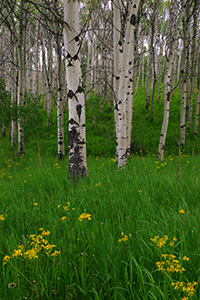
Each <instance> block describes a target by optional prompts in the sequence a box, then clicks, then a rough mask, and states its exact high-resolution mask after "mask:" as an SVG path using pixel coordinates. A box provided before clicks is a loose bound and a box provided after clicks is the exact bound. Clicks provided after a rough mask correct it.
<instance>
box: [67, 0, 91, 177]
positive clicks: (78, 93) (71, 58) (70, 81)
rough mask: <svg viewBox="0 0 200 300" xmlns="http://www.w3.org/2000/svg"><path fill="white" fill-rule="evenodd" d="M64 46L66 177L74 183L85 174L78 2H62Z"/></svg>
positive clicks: (83, 110) (84, 128)
mask: <svg viewBox="0 0 200 300" xmlns="http://www.w3.org/2000/svg"><path fill="white" fill-rule="evenodd" d="M64 20H65V22H66V23H67V24H68V26H67V25H66V24H65V25H64V29H63V33H64V45H65V55H66V80H67V94H68V108H69V122H68V124H69V128H68V146H69V175H70V176H71V177H72V179H73V180H76V179H77V178H78V177H83V176H86V175H87V160H86V125H85V97H84V93H83V79H82V74H81V61H80V51H79V50H80V49H79V48H80V43H79V34H80V29H79V4H78V0H75V1H70V0H69V1H65V2H64Z"/></svg>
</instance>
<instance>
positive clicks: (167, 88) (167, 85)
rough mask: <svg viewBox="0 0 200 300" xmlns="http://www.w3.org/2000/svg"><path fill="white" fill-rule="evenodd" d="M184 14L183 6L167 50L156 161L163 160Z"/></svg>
mask: <svg viewBox="0 0 200 300" xmlns="http://www.w3.org/2000/svg"><path fill="white" fill-rule="evenodd" d="M184 13H185V5H183V7H182V9H181V12H180V14H179V16H178V20H177V22H176V24H175V26H174V29H173V38H172V39H171V46H170V49H169V53H168V57H167V62H166V72H165V79H164V94H163V103H164V116H163V123H162V129H161V135H160V142H159V146H158V159H159V160H163V157H164V149H165V140H166V136H167V129H168V124H169V114H170V100H171V91H172V86H171V75H172V68H173V63H174V56H175V51H176V47H177V40H178V37H179V32H180V28H181V24H182V18H183V15H184Z"/></svg>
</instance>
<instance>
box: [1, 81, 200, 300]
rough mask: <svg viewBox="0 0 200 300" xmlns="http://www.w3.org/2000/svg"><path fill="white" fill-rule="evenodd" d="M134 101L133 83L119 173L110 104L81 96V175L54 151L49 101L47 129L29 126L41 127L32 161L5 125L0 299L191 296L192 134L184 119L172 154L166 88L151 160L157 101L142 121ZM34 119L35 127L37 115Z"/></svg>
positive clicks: (175, 118) (174, 133)
mask: <svg viewBox="0 0 200 300" xmlns="http://www.w3.org/2000/svg"><path fill="white" fill-rule="evenodd" d="M144 99H145V90H144V89H143V88H142V87H141V86H139V90H138V95H137V97H135V99H134V114H133V130H132V140H133V144H132V155H131V158H130V160H129V162H128V165H127V167H126V168H124V169H123V170H119V169H118V168H117V164H116V162H115V132H114V121H113V108H111V107H110V105H109V103H107V104H105V105H104V106H103V107H102V106H101V104H100V102H99V101H97V100H98V99H95V98H93V97H91V98H90V99H89V102H87V104H86V105H87V110H86V111H87V116H86V117H87V122H86V125H87V126H86V127H87V154H88V176H87V178H85V179H82V180H79V181H77V182H76V183H74V182H72V181H71V180H69V178H68V160H67V157H66V159H65V160H58V159H57V158H56V156H57V152H56V149H57V146H56V145H57V141H56V137H57V133H56V109H55V107H54V108H53V113H52V116H51V127H50V128H49V129H48V130H49V132H48V135H47V134H46V131H45V130H44V132H43V130H42V127H41V130H39V129H38V128H37V127H35V128H34V127H33V126H32V127H31V126H30V130H29V131H30V133H31V134H32V135H33V134H37V133H40V132H43V136H42V137H40V136H38V138H41V156H42V158H41V162H42V164H41V166H40V163H39V161H38V157H37V144H35V142H34V141H33V139H32V138H31V137H30V138H29V137H28V135H27V136H26V155H25V156H24V155H22V156H21V157H19V156H18V155H17V148H14V149H11V146H10V140H9V134H8V131H7V138H0V238H1V246H0V260H1V263H0V274H1V285H0V299H1V300H24V299H29V300H33V299H40V300H46V299H50V300H53V299H62V300H65V299H67V300H72V299H74V300H108V299H109V300H112V299H113V300H128V299H134V300H149V299H157V300H190V299H193V300H198V299H200V292H199V278H200V264H199V261H200V259H199V258H200V243H199V234H200V227H199V224H200V217H199V211H200V204H199V203H200V202H199V201H198V200H199V195H200V184H199V183H200V176H199V166H200V157H199V152H200V140H199V137H198V136H197V137H196V139H195V143H194V139H193V127H194V120H193V123H192V128H191V129H190V130H187V132H186V146H185V148H184V149H181V153H180V155H179V147H178V142H177V141H178V138H179V113H180V100H179V93H178V91H176V92H175V95H174V96H173V97H172V103H171V114H170V123H169V130H168V135H167V141H166V148H165V158H164V160H163V161H162V162H159V161H158V160H157V158H156V152H157V147H158V142H159V135H160V130H161V126H162V113H163V105H162V101H160V102H158V101H155V106H154V120H153V122H151V116H150V114H151V112H150V111H147V110H145V108H144ZM193 109H195V95H194V105H193ZM65 116H66V117H65V129H66V132H65V136H66V137H67V112H66V114H65ZM41 118H44V113H43V112H42V115H41ZM38 123H39V125H40V126H44V128H45V126H46V120H45V119H44V122H43V123H44V124H42V122H38ZM37 126H38V125H37ZM65 142H66V146H67V138H66V141H65ZM177 178H178V180H177Z"/></svg>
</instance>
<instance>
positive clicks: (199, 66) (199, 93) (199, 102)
mask: <svg viewBox="0 0 200 300" xmlns="http://www.w3.org/2000/svg"><path fill="white" fill-rule="evenodd" d="M199 50H200V49H199ZM197 62H198V63H197V70H198V77H197V94H196V109H195V121H194V137H195V136H197V133H198V126H199V106H200V99H199V97H200V53H199V54H198V56H197Z"/></svg>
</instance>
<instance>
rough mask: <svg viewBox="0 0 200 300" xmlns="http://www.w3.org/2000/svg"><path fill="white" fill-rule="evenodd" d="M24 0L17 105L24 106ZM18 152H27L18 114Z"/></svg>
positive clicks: (20, 33) (21, 20)
mask: <svg viewBox="0 0 200 300" xmlns="http://www.w3.org/2000/svg"><path fill="white" fill-rule="evenodd" d="M23 16H24V0H21V4H20V20H19V43H18V63H19V77H18V80H19V81H18V96H17V105H18V106H19V108H20V106H23V105H24V104H25V103H24V52H25V49H24V32H23V30H24V28H23V26H24V24H23ZM17 124H18V154H19V155H21V154H25V144H24V129H23V127H22V117H21V116H20V115H19V116H18V122H17Z"/></svg>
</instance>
